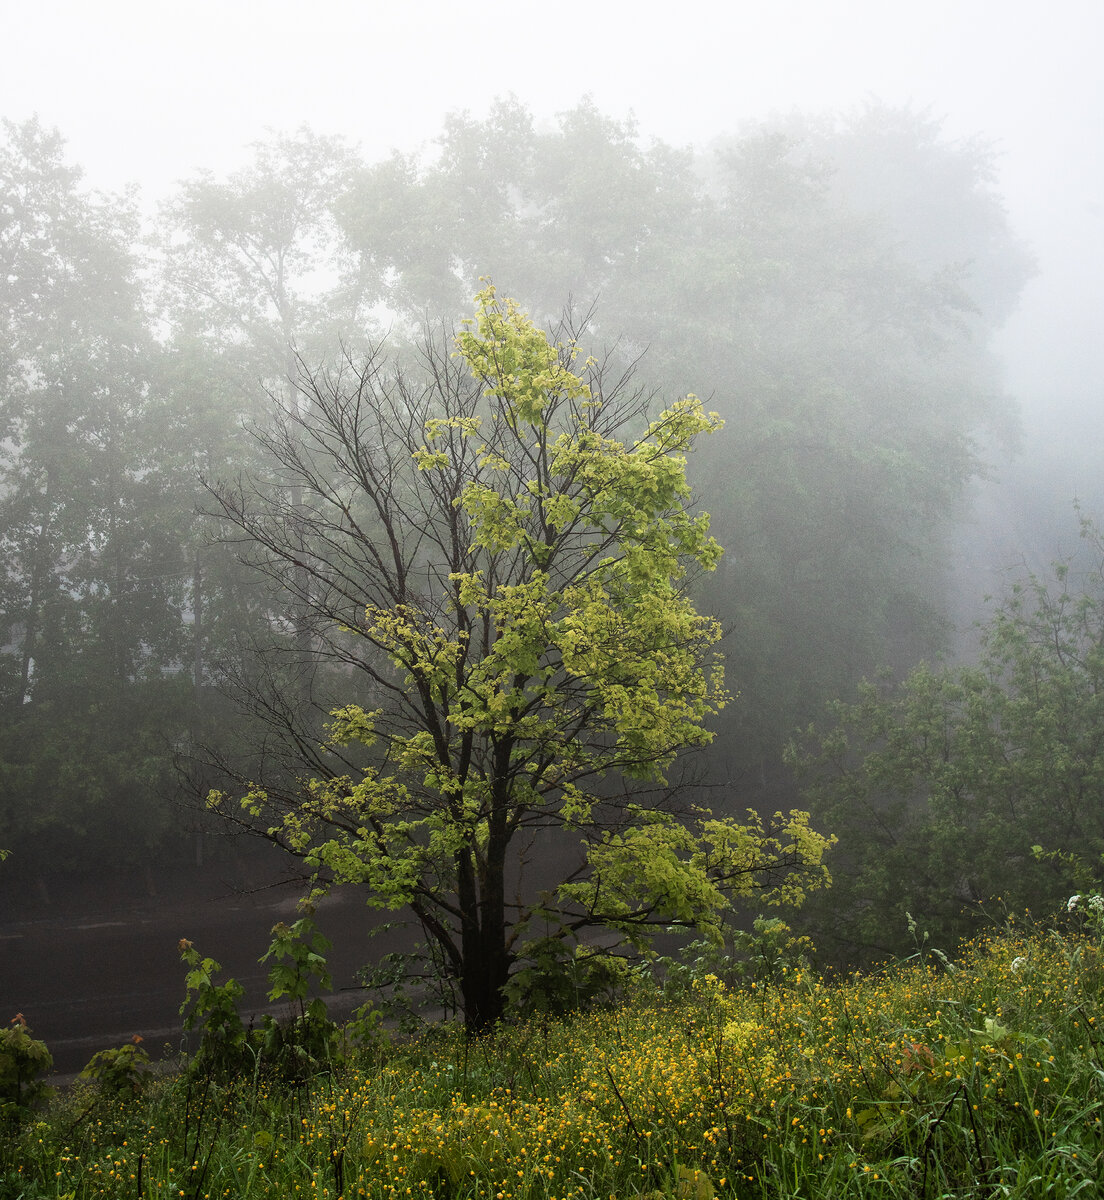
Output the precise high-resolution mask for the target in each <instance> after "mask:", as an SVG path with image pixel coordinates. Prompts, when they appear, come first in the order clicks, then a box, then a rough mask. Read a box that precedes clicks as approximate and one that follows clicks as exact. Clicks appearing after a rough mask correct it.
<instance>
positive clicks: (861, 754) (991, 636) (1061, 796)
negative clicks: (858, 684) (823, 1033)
mask: <svg viewBox="0 0 1104 1200" xmlns="http://www.w3.org/2000/svg"><path fill="white" fill-rule="evenodd" d="M1083 537H1084V551H1085V554H1084V555H1082V557H1081V558H1080V559H1073V560H1066V561H1063V562H1059V563H1058V564H1056V566H1055V568H1054V572H1053V576H1052V578H1050V579H1046V578H1042V577H1040V576H1037V575H1034V574H1028V575H1027V576H1026V577H1025V578H1024V579H1023V580H1021V581H1019V582H1017V583H1015V584H1014V585H1013V586H1012V587H1011V589H1010V591H1009V592H1008V594H1007V595H1006V596H1005V598H1004V599H1003V600H1002V601H1001V603H1000V604H998V605H997V606H996V607H995V608H994V610H993V612H992V614H991V616H990V618H989V620H988V621H987V623H986V624H985V626H984V629H983V639H982V648H981V653H980V657H979V660H978V662H977V663H976V664H972V665H967V666H944V667H932V666H929V665H926V664H921V665H920V666H918V667H916V668H915V669H914V670H913V671H911V672H910V673H909V674H908V676H907V677H906V678H905V679H904V680H903V682H902V683H900V684H899V685H891V684H884V683H867V684H865V685H864V687H863V688H862V690H861V694H860V696H859V699H858V700H857V701H856V702H855V703H839V702H838V703H836V704H834V705H833V706H832V714H833V716H832V720H831V721H830V722H828V723H826V724H825V725H821V726H818V727H815V728H810V729H809V730H808V731H807V732H806V735H805V738H804V739H803V740H802V742H801V743H800V745H795V746H794V747H792V748H791V757H792V759H793V760H794V762H795V763H796V764H798V765H799V766H800V768H801V769H802V770H803V772H804V773H805V775H806V786H805V788H804V799H805V801H806V802H807V803H808V804H809V806H810V808H811V809H812V811H813V813H814V814H815V816H816V819H817V820H818V821H823V822H830V823H831V825H832V828H833V829H834V830H836V831H837V832H838V834H839V836H840V838H841V840H842V842H843V844H844V846H845V847H846V851H845V853H843V854H842V855H841V856H840V858H839V860H838V863H837V865H836V868H835V871H834V875H835V882H836V887H835V888H834V889H833V896H832V906H831V913H830V914H825V918H826V920H825V925H826V926H828V925H830V926H831V927H832V928H833V929H834V930H835V932H836V934H837V935H838V936H840V937H842V939H843V940H844V941H845V942H850V943H851V944H852V945H858V946H861V947H865V948H866V950H867V952H870V951H871V950H880V951H886V950H890V949H899V948H901V943H902V939H903V938H904V936H905V931H906V923H907V918H906V913H911V914H912V916H913V918H914V919H915V920H917V921H918V922H922V923H923V924H924V926H925V928H927V929H928V930H929V931H930V933H931V934H932V935H933V936H936V937H941V938H943V939H946V940H952V941H953V939H954V938H956V937H957V936H959V935H961V934H963V933H965V932H968V931H970V930H972V929H973V928H975V927H976V924H977V920H978V913H979V906H981V905H984V904H986V903H989V902H991V901H993V900H994V899H995V898H997V897H999V898H1000V900H1001V902H1002V903H1003V904H1004V906H1005V907H1006V909H1007V910H1008V911H1009V912H1011V913H1013V914H1015V913H1022V911H1023V909H1024V908H1025V907H1030V908H1032V909H1033V910H1035V911H1036V912H1039V913H1042V912H1046V911H1048V910H1052V909H1053V907H1054V906H1055V905H1056V904H1057V903H1058V902H1059V901H1060V900H1061V899H1062V898H1063V896H1064V895H1066V894H1068V889H1069V888H1070V887H1071V886H1072V885H1073V884H1076V883H1079V882H1082V881H1083V880H1084V878H1085V873H1086V872H1087V873H1088V874H1090V875H1091V873H1092V872H1093V871H1094V870H1095V871H1097V872H1098V871H1099V865H1100V862H1101V855H1102V853H1104V810H1102V809H1101V805H1100V800H1099V797H1100V792H1101V787H1102V786H1104V707H1102V696H1104V542H1102V540H1101V536H1100V533H1099V531H1098V529H1097V528H1096V526H1095V525H1093V524H1092V523H1090V522H1085V524H1084V525H1083ZM1086 557H1087V561H1086Z"/></svg>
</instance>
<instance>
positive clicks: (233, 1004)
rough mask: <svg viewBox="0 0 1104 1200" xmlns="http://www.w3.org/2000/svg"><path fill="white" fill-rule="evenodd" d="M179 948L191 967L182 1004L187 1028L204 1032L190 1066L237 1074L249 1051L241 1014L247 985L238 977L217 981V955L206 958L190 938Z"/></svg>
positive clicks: (187, 1031)
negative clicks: (237, 978) (241, 1000)
mask: <svg viewBox="0 0 1104 1200" xmlns="http://www.w3.org/2000/svg"><path fill="white" fill-rule="evenodd" d="M178 948H179V950H180V957H181V959H182V960H183V962H184V964H185V965H186V966H187V967H188V968H189V969H188V974H187V975H186V976H185V979H184V986H185V987H186V988H187V992H188V994H187V996H186V997H185V998H184V1003H183V1004H181V1006H180V1013H181V1015H182V1016H183V1018H184V1030H185V1032H186V1033H190V1032H191V1031H193V1030H198V1031H199V1034H200V1043H199V1048H198V1050H197V1051H196V1053H195V1055H194V1056H193V1058H192V1060H191V1064H190V1066H191V1068H192V1069H200V1068H203V1069H210V1070H213V1071H214V1072H215V1073H216V1074H225V1075H233V1074H235V1073H237V1072H238V1071H240V1070H241V1068H242V1067H243V1065H245V1063H246V1059H247V1055H248V1040H249V1039H248V1033H247V1030H246V1028H245V1026H244V1025H243V1024H242V1019H241V1017H240V1016H239V1015H238V1001H239V1000H240V999H241V998H242V996H244V995H245V988H243V987H242V985H241V984H240V983H238V981H237V980H236V979H228V980H227V981H226V982H225V983H217V982H216V976H217V975H218V974H219V972H220V971H221V970H222V966H221V965H220V964H219V963H217V962H215V960H214V959H213V958H204V957H203V956H202V955H201V954H200V953H199V951H198V950H197V949H196V948H195V946H193V945H192V943H191V942H190V941H188V939H187V938H181V939H180V942H179V945H178Z"/></svg>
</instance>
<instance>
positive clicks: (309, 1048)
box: [260, 905, 344, 1083]
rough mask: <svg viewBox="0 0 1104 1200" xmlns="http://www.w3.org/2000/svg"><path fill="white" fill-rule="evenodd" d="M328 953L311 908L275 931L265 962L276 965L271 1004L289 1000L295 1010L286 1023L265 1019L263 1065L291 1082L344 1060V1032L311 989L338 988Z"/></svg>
mask: <svg viewBox="0 0 1104 1200" xmlns="http://www.w3.org/2000/svg"><path fill="white" fill-rule="evenodd" d="M329 949H330V942H329V940H328V939H327V938H326V937H325V936H323V934H322V933H321V932H320V931H319V929H318V927H317V925H316V924H315V922H314V912H313V909H312V908H311V907H310V906H309V905H308V906H306V908H305V911H304V914H303V916H301V917H300V918H299V920H298V921H296V922H295V923H294V924H292V925H286V924H284V922H283V921H280V922H279V923H278V924H276V925H274V926H273V927H272V942H271V944H270V945H269V947H268V950H267V951H266V952H265V954H264V955H263V956H262V958H261V962H269V961H271V962H272V966H271V967H270V968H269V972H268V981H269V983H270V984H271V988H270V990H269V993H268V998H269V1000H271V1001H275V1000H283V999H287V1000H288V1001H289V1002H290V1004H291V1006H292V1012H293V1015H292V1017H291V1019H290V1020H288V1021H285V1022H283V1023H281V1022H280V1021H278V1020H277V1019H276V1018H275V1017H273V1016H270V1015H266V1016H265V1018H264V1022H263V1025H262V1028H261V1031H260V1048H261V1052H262V1054H263V1056H264V1061H265V1062H266V1063H267V1064H268V1066H269V1067H270V1068H271V1069H273V1070H275V1071H277V1072H278V1073H279V1074H280V1075H281V1076H282V1077H283V1078H284V1079H285V1080H286V1081H287V1082H293V1083H305V1082H306V1081H307V1080H308V1079H310V1078H311V1077H312V1076H315V1075H318V1074H321V1073H323V1072H328V1071H330V1070H332V1069H333V1068H334V1067H335V1066H338V1065H340V1064H341V1063H343V1062H344V1055H343V1054H342V1046H341V1042H342V1038H341V1030H340V1029H339V1028H338V1026H337V1025H336V1024H335V1022H334V1021H333V1020H331V1019H330V1015H329V1011H328V1009H327V1008H326V1002H325V1001H324V1000H323V999H322V997H321V996H318V995H315V996H311V992H312V991H315V990H317V989H322V990H326V991H329V990H330V989H331V988H332V987H333V979H332V978H331V976H330V970H329V967H328V966H327V965H326V954H327V952H328V951H329Z"/></svg>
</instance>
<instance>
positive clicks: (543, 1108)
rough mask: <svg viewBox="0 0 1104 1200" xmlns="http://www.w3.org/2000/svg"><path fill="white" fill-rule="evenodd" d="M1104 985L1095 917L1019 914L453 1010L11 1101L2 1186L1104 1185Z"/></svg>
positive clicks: (798, 1193) (926, 1188)
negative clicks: (942, 953) (493, 1008)
mask: <svg viewBox="0 0 1104 1200" xmlns="http://www.w3.org/2000/svg"><path fill="white" fill-rule="evenodd" d="M1102 998H1104V956H1102V953H1101V949H1100V945H1099V940H1098V939H1095V938H1089V937H1086V936H1083V935H1080V934H1077V933H1072V932H1071V933H1067V934H1064V935H1061V936H1059V935H1057V934H1053V933H1052V934H1050V935H1043V934H1038V935H1033V936H1012V935H1008V934H1005V935H1002V936H999V937H994V938H992V939H990V940H987V941H981V942H976V943H973V944H970V945H968V946H966V947H965V948H964V949H963V950H962V952H961V954H960V955H959V956H958V959H957V961H956V962H955V963H953V964H950V965H945V964H944V963H941V962H939V961H937V960H931V959H929V960H925V961H913V962H911V963H908V964H904V965H899V966H896V967H892V968H889V969H887V970H884V971H882V972H879V973H877V974H873V975H870V976H867V977H854V978H849V979H840V980H836V981H834V982H833V981H826V980H823V979H820V978H817V977H816V976H814V975H812V974H810V973H807V972H802V971H800V970H794V969H791V970H789V971H788V972H785V973H783V974H782V976H781V977H780V979H779V980H778V982H777V983H775V984H771V985H763V984H759V985H748V986H747V987H746V988H744V989H741V990H734V989H729V988H726V987H725V986H724V985H723V984H721V983H720V982H719V981H718V980H716V979H715V978H713V977H706V978H704V979H700V980H698V981H697V983H696V985H695V987H694V989H693V992H692V994H691V995H690V996H689V997H688V998H686V999H683V1000H681V1001H679V1002H678V1003H671V1004H664V1003H662V1002H661V1000H660V998H659V997H658V996H656V995H652V996H647V995H640V996H637V997H636V998H635V999H634V1000H633V1001H632V1002H631V1003H630V1004H628V1005H626V1006H625V1007H623V1008H621V1009H619V1010H617V1011H604V1012H596V1013H591V1014H586V1015H581V1016H577V1017H574V1018H570V1019H565V1020H562V1021H560V1020H547V1021H540V1020H534V1021H530V1022H528V1023H525V1024H519V1025H515V1026H509V1027H506V1028H503V1029H501V1030H500V1031H499V1032H498V1033H496V1034H495V1035H494V1036H493V1037H487V1038H484V1039H480V1040H477V1041H470V1040H466V1039H465V1038H464V1036H463V1034H462V1033H461V1032H458V1031H456V1030H446V1029H440V1030H435V1031H433V1032H431V1033H430V1034H429V1035H427V1036H425V1037H423V1038H422V1039H420V1040H418V1041H416V1042H413V1043H406V1044H402V1045H398V1046H394V1047H391V1048H388V1049H380V1050H376V1051H374V1052H371V1053H368V1052H366V1053H365V1054H363V1055H362V1056H361V1057H360V1058H359V1059H356V1060H354V1061H353V1062H352V1063H351V1064H350V1065H349V1066H347V1067H346V1068H344V1069H342V1070H340V1071H337V1072H335V1073H334V1074H332V1075H323V1076H320V1077H317V1078H315V1079H314V1080H312V1081H311V1082H310V1083H309V1084H306V1085H303V1086H299V1087H293V1086H287V1085H277V1084H276V1083H274V1082H272V1081H267V1080H266V1079H265V1078H264V1077H263V1076H261V1075H259V1074H257V1075H253V1076H251V1075H250V1074H249V1073H248V1072H245V1073H244V1074H243V1075H238V1076H231V1077H228V1078H224V1079H221V1080H220V1079H218V1078H216V1077H214V1076H213V1075H211V1074H207V1075H203V1074H202V1073H197V1072H195V1071H192V1072H185V1073H184V1074H181V1075H179V1076H177V1077H173V1078H166V1079H161V1080H157V1081H154V1082H153V1083H151V1084H150V1085H149V1086H148V1087H147V1088H146V1089H145V1091H144V1092H143V1093H142V1094H141V1095H137V1096H123V1095H116V1096H115V1097H110V1096H107V1095H101V1094H99V1093H98V1092H97V1091H96V1090H95V1089H93V1088H91V1087H88V1088H85V1087H80V1088H77V1089H74V1090H73V1091H72V1092H70V1093H68V1094H66V1095H65V1096H62V1097H59V1098H58V1099H56V1100H55V1101H53V1103H52V1104H51V1106H50V1107H49V1108H48V1109H46V1110H45V1111H43V1112H41V1113H38V1114H35V1115H34V1116H32V1117H30V1118H29V1119H27V1120H25V1121H24V1122H23V1123H22V1124H21V1125H19V1126H17V1127H15V1126H12V1127H9V1129H8V1133H7V1137H6V1140H5V1141H4V1142H3V1143H2V1148H0V1166H2V1170H0V1196H3V1197H13V1198H14V1197H26V1198H38V1197H51V1198H57V1200H60V1198H62V1197H66V1198H72V1200H76V1198H82V1200H83V1198H85V1197H120V1198H123V1197H125V1198H129V1200H146V1198H153V1197H158V1198H162V1197H186V1198H188V1200H193V1198H195V1200H198V1198H207V1197H235V1198H238V1197H241V1198H252V1197H261V1196H272V1197H287V1198H295V1197H310V1198H312V1200H315V1198H326V1200H337V1198H338V1197H345V1198H351V1197H359V1196H369V1197H378V1198H380V1200H405V1198H407V1197H415V1198H417V1197H456V1198H462V1197H465V1198H466V1197H472V1198H473V1200H474V1198H476V1197H478V1198H479V1200H571V1198H575V1197H578V1198H579V1200H592V1198H595V1197H603V1198H605V1197H614V1196H616V1197H629V1196H635V1195H644V1196H649V1197H651V1198H652V1200H656V1198H657V1197H658V1196H659V1195H662V1196H671V1197H676V1198H677V1200H713V1198H714V1197H715V1196H717V1197H720V1196H733V1197H741V1198H743V1197H801V1198H802V1200H819V1198H821V1197H823V1198H825V1200H826V1198H828V1197H832V1198H833V1200H835V1198H839V1197H910V1198H911V1197H916V1198H920V1197H955V1196H961V1197H988V1196H993V1197H997V1196H1000V1197H1044V1196H1046V1197H1059V1198H1061V1197H1073V1196H1084V1197H1089V1196H1095V1195H1098V1194H1100V1185H1099V1183H1098V1180H1099V1179H1100V1178H1102V1177H1104V1136H1102V1126H1101V1119H1102V1113H1104V1040H1102V1039H1104V1033H1102V1032H1101V1031H1100V1028H1099V1027H1100V1025H1101V1023H1102V1022H1104V1016H1102V1015H1101V1002H1102Z"/></svg>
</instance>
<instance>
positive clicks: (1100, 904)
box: [1089, 893, 1104, 913]
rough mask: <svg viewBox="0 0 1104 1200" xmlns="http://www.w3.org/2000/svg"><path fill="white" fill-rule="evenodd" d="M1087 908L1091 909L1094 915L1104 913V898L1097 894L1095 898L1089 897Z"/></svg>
mask: <svg viewBox="0 0 1104 1200" xmlns="http://www.w3.org/2000/svg"><path fill="white" fill-rule="evenodd" d="M1089 908H1091V909H1092V910H1093V912H1094V913H1099V912H1104V896H1101V895H1100V894H1099V893H1097V894H1096V895H1095V896H1090V897H1089Z"/></svg>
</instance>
